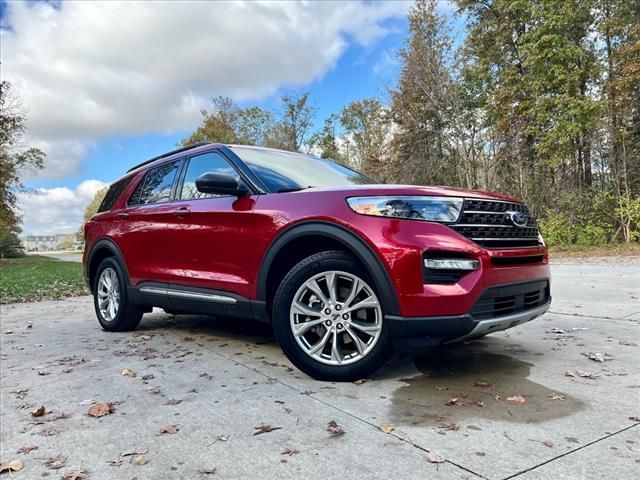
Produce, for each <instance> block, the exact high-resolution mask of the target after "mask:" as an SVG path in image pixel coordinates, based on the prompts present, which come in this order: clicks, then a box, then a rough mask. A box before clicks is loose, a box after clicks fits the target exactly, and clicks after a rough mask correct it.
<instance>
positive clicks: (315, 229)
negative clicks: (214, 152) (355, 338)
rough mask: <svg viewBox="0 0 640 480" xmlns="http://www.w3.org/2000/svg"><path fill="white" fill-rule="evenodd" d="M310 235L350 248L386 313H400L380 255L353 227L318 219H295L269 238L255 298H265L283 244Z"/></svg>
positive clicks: (283, 246) (394, 292)
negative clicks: (374, 285) (276, 234)
mask: <svg viewBox="0 0 640 480" xmlns="http://www.w3.org/2000/svg"><path fill="white" fill-rule="evenodd" d="M311 235H314V236H317V235H320V236H325V237H328V238H331V239H332V240H336V241H338V242H340V243H341V244H343V245H344V246H345V247H347V249H348V250H349V251H351V252H353V253H354V254H355V255H356V257H357V258H358V260H360V262H361V263H362V264H363V265H364V267H365V268H366V269H367V271H368V272H369V274H370V275H371V277H372V278H373V280H374V282H375V283H376V286H377V287H378V293H379V295H380V297H381V301H382V305H383V308H384V311H385V315H398V314H399V313H400V307H399V303H398V296H397V294H396V289H395V287H394V286H393V282H392V281H391V277H390V275H389V272H388V271H387V269H386V268H385V267H384V265H383V263H382V260H381V259H380V257H379V256H378V255H377V254H376V253H375V252H374V251H373V249H372V248H371V247H370V246H369V245H368V244H367V243H366V242H365V241H364V240H363V239H362V238H361V237H360V236H359V235H357V234H356V233H354V232H353V231H351V230H349V229H347V228H346V227H343V226H342V225H339V224H336V223H331V222H325V221H321V220H310V221H304V222H300V223H296V224H295V225H292V226H290V227H288V228H287V229H286V230H284V231H283V232H281V233H280V234H279V235H278V236H277V237H276V238H275V239H274V240H272V241H271V244H270V245H269V247H268V248H267V253H266V254H265V255H264V257H263V260H262V264H261V265H260V272H259V273H258V285H257V293H258V300H260V301H266V300H267V278H268V275H269V270H270V269H271V266H272V265H273V261H274V259H275V257H276V256H277V254H278V253H279V252H280V251H281V250H282V248H286V245H287V244H288V243H289V242H290V241H292V240H295V239H297V238H300V237H303V236H311Z"/></svg>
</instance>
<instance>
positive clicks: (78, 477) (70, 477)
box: [62, 468, 89, 480]
mask: <svg viewBox="0 0 640 480" xmlns="http://www.w3.org/2000/svg"><path fill="white" fill-rule="evenodd" d="M87 478H89V472H88V471H86V470H84V469H82V468H80V469H78V470H74V471H73V472H70V473H67V474H66V475H65V476H64V477H62V480H85V479H87Z"/></svg>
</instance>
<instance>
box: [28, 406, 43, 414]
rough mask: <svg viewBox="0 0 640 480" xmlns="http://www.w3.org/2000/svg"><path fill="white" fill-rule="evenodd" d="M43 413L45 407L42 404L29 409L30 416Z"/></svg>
mask: <svg viewBox="0 0 640 480" xmlns="http://www.w3.org/2000/svg"><path fill="white" fill-rule="evenodd" d="M44 414H45V408H44V405H42V406H41V407H38V408H36V409H35V410H32V411H31V416H32V417H41V416H43V415H44Z"/></svg>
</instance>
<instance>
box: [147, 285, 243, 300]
mask: <svg viewBox="0 0 640 480" xmlns="http://www.w3.org/2000/svg"><path fill="white" fill-rule="evenodd" d="M140 292H142V293H151V294H154V295H167V296H169V297H178V298H186V299H192V300H205V301H209V302H217V303H238V300H236V299H235V298H233V297H227V296H226V295H218V294H215V293H203V292H194V291H190V290H175V289H173V288H162V287H147V286H145V287H141V288H140Z"/></svg>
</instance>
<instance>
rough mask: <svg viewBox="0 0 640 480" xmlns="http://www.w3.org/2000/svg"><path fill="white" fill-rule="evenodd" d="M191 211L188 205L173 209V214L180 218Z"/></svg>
mask: <svg viewBox="0 0 640 480" xmlns="http://www.w3.org/2000/svg"><path fill="white" fill-rule="evenodd" d="M190 213H191V210H189V208H188V207H180V208H177V209H176V210H174V211H173V214H174V215H175V216H177V217H178V218H184V217H186V216H187V215H189V214H190Z"/></svg>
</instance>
